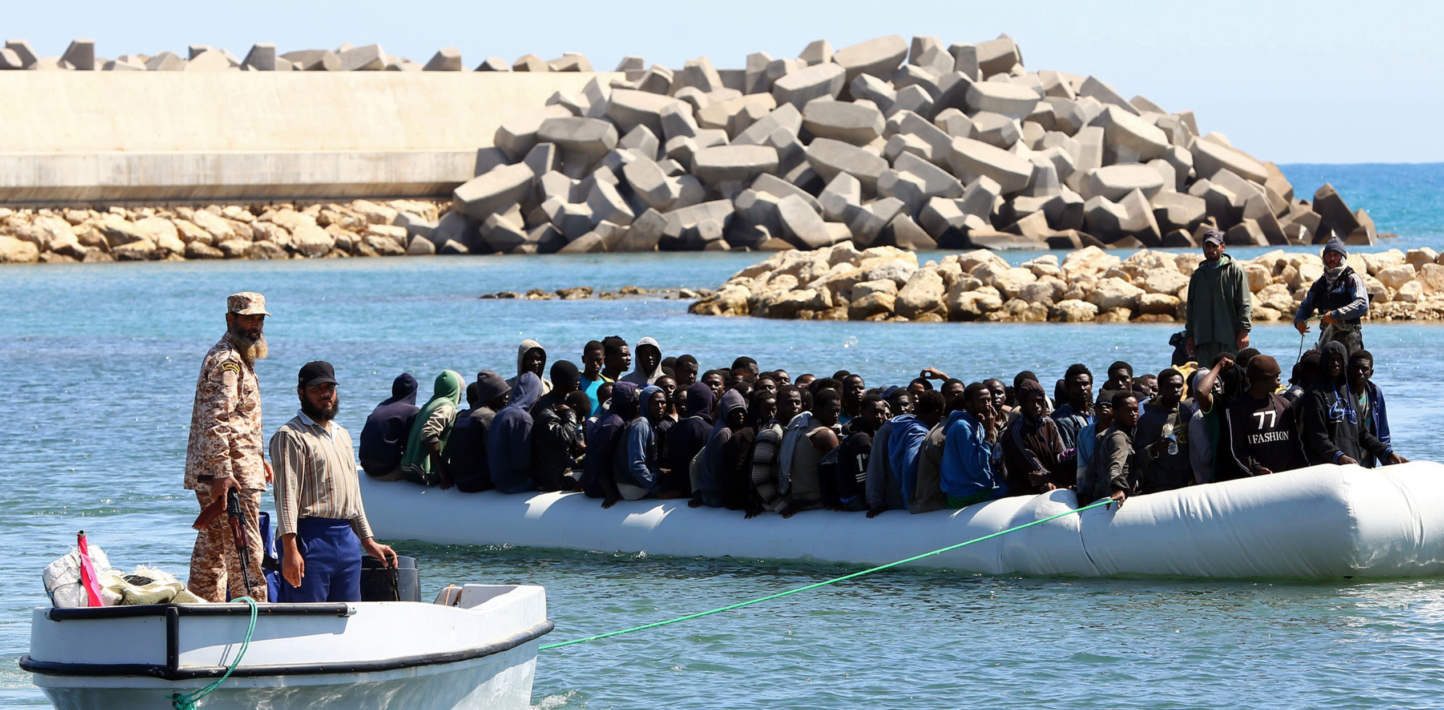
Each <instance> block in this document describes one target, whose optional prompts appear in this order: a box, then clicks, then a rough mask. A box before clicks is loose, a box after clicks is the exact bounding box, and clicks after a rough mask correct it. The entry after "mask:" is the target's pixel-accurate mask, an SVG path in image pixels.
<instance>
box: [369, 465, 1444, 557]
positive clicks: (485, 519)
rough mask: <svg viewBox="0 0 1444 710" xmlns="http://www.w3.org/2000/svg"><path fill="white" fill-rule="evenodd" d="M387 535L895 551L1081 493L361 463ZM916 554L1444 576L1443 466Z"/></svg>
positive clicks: (1064, 504) (793, 553) (1141, 505)
mask: <svg viewBox="0 0 1444 710" xmlns="http://www.w3.org/2000/svg"><path fill="white" fill-rule="evenodd" d="M361 485H362V487H363V489H364V495H365V496H366V513H367V516H368V517H369V519H370V521H371V526H372V527H373V528H374V529H375V530H376V532H377V535H378V536H380V537H383V538H386V539H392V540H402V539H412V540H421V541H425V542H431V543H437V544H469V545H500V544H507V545H516V546H520V547H538V548H562V549H570V550H595V551H603V552H630V553H641V552H645V553H648V554H653V555H674V556H681V557H698V556H701V557H741V558H751V559H776V560H787V559H805V560H821V561H828V562H846V563H855V564H868V565H872V564H883V563H887V562H892V561H895V560H900V559H904V558H908V557H911V556H913V555H917V554H921V553H923V552H928V551H931V550H936V549H941V548H944V547H948V546H950V545H955V544H957V543H960V542H964V541H966V540H971V539H973V538H978V537H982V536H984V535H988V534H990V533H995V532H998V531H1000V530H1006V529H1008V528H1011V527H1013V526H1016V525H1021V524H1024V523H1029V522H1033V521H1036V520H1040V519H1042V518H1046V517H1049V516H1052V515H1056V514H1058V513H1064V512H1066V511H1069V510H1073V509H1076V508H1077V507H1078V501H1077V497H1076V496H1075V495H1074V494H1073V493H1072V492H1070V491H1054V492H1052V493H1047V494H1043V495H1038V496H1017V497H1012V498H1004V499H1001V500H995V501H991V502H988V503H981V504H978V505H975V506H972V507H969V508H966V509H963V510H957V511H939V512H934V513H925V514H921V515H910V514H908V513H906V512H905V511H890V512H887V513H884V514H882V515H880V516H878V517H876V518H873V519H867V518H866V517H865V516H863V515H862V514H861V513H835V512H831V511H815V512H807V513H799V514H798V515H796V516H794V517H793V518H791V519H788V520H783V519H782V518H781V517H779V516H777V515H770V514H769V515H762V516H759V517H757V518H754V519H752V520H744V519H743V517H742V514H741V513H739V512H736V511H728V510H720V509H713V508H696V509H693V508H688V507H687V505H686V501H658V500H644V501H635V502H626V501H623V502H619V503H617V504H616V506H614V507H613V508H611V509H608V510H603V509H602V507H601V504H600V501H597V500H594V499H589V498H586V497H584V496H582V495H581V494H579V493H571V494H559V493H537V494H525V495H503V494H499V493H495V492H488V493H477V494H466V493H460V492H457V491H455V490H452V491H441V490H438V489H434V488H423V487H420V486H417V485H414V484H411V483H406V482H404V481H403V482H396V483H380V482H376V481H374V480H369V479H367V478H366V477H363V480H362V484H361ZM916 564H918V565H922V566H932V567H941V568H948V569H955V570H961V571H967V572H981V573H986V574H1023V575H1042V576H1052V575H1071V576H1083V577H1094V576H1176V577H1214V578H1296V579H1339V578H1346V577H1432V576H1439V575H1444V465H1441V464H1438V463H1433V462H1413V463H1408V464H1403V465H1399V466H1388V467H1385V468H1381V469H1365V468H1360V467H1358V466H1334V465H1323V466H1314V467H1311V468H1307V469H1301V470H1297V471H1289V472H1287V473H1280V474H1274V475H1270V476H1262V477H1258V478H1252V479H1246V480H1239V481H1230V482H1227V483H1218V484H1212V485H1206V486H1192V487H1189V488H1184V489H1182V490H1177V491H1170V492H1167V493H1158V494H1153V495H1146V496H1138V497H1135V498H1130V499H1129V500H1128V502H1127V503H1126V504H1125V505H1124V506H1123V507H1122V508H1121V509H1120V508H1112V509H1103V508H1098V509H1093V510H1087V511H1084V512H1083V513H1081V514H1079V515H1065V516H1064V517H1061V518H1058V519H1056V520H1050V521H1048V522H1046V523H1041V524H1038V525H1035V526H1032V527H1029V528H1026V529H1024V530H1021V531H1018V532H1015V533H1011V534H1008V535H1004V536H1001V537H998V538H994V539H992V540H988V541H985V542H981V543H979V544H976V545H970V546H967V547H963V548H960V549H957V550H953V551H951V552H948V553H945V554H942V555H938V556H935V557H929V558H927V559H924V560H921V561H919V562H917V563H916Z"/></svg>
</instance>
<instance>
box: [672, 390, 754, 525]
mask: <svg viewBox="0 0 1444 710" xmlns="http://www.w3.org/2000/svg"><path fill="white" fill-rule="evenodd" d="M746 424H747V399H746V397H744V396H743V395H742V392H741V391H740V390H738V389H730V390H727V391H726V392H724V393H722V406H721V407H720V414H718V416H717V422H716V423H715V424H713V426H712V431H711V432H710V433H709V434H708V435H707V443H706V444H704V445H703V446H702V450H701V451H699V452H698V453H697V455H696V456H694V457H693V459H692V468H694V469H696V470H697V477H696V487H695V490H693V491H692V493H693V497H692V500H691V501H689V502H688V504H687V505H688V506H689V507H692V508H697V507H700V506H703V505H705V506H707V507H708V508H732V509H734V510H740V509H741V506H742V504H743V502H744V501H745V496H746V491H747V485H746V482H745V481H740V480H728V479H725V478H723V477H722V467H723V452H725V451H726V449H727V442H729V441H731V440H732V436H733V434H735V433H736V432H737V431H738V430H739V429H741V428H742V427H744V426H746ZM689 473H690V472H689Z"/></svg>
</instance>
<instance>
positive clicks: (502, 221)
mask: <svg viewBox="0 0 1444 710" xmlns="http://www.w3.org/2000/svg"><path fill="white" fill-rule="evenodd" d="M480 233H481V239H482V241H483V242H485V244H486V246H488V247H490V248H491V250H492V251H497V252H501V253H503V254H505V253H507V252H510V251H511V250H513V249H515V248H517V247H518V246H521V245H522V244H524V243H525V242H526V239H527V233H526V230H524V229H522V226H521V225H520V224H517V223H515V222H513V221H511V220H509V219H506V218H504V217H502V216H501V215H499V214H492V215H491V216H489V217H487V218H486V220H485V221H483V222H482V223H481V229H480Z"/></svg>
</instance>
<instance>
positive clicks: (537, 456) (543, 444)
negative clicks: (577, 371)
mask: <svg viewBox="0 0 1444 710" xmlns="http://www.w3.org/2000/svg"><path fill="white" fill-rule="evenodd" d="M563 362H565V361H563ZM553 372H555V368H553ZM552 381H553V382H555V381H556V377H555V375H553V377H552ZM556 392H557V391H556V390H555V389H553V390H552V394H556ZM547 396H551V395H547ZM589 406H590V400H588V399H587V393H586V392H583V391H581V390H572V391H571V393H569V394H568V395H567V396H566V397H565V398H564V399H563V400H561V401H559V402H557V403H555V404H553V405H551V406H549V407H547V408H545V409H542V408H539V407H533V408H532V409H533V410H534V411H535V412H536V413H535V414H533V415H532V453H531V461H532V481H533V482H534V483H535V484H536V489H537V490H539V491H541V492H543V493H551V492H554V491H564V492H570V491H573V490H576V478H574V477H573V471H574V470H575V469H576V467H577V457H578V456H580V455H581V454H582V453H583V452H584V451H585V450H586V442H585V441H583V440H582V433H581V427H580V426H579V424H578V422H579V421H580V417H581V416H582V415H581V414H579V412H585V411H586V410H587V408H588V407H589Z"/></svg>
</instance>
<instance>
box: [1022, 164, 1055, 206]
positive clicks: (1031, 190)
mask: <svg viewBox="0 0 1444 710" xmlns="http://www.w3.org/2000/svg"><path fill="white" fill-rule="evenodd" d="M1028 162H1030V163H1032V164H1033V176H1032V177H1031V178H1029V179H1028V187H1027V189H1025V190H1024V191H1023V194H1024V195H1026V196H1028V197H1032V198H1037V199H1043V198H1049V197H1053V196H1056V195H1058V194H1060V193H1061V192H1062V191H1063V184H1062V182H1061V181H1060V180H1058V167H1057V166H1056V165H1054V164H1053V161H1051V160H1049V159H1048V157H1047V156H1046V155H1041V154H1034V155H1032V156H1030V157H1029V158H1028Z"/></svg>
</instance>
